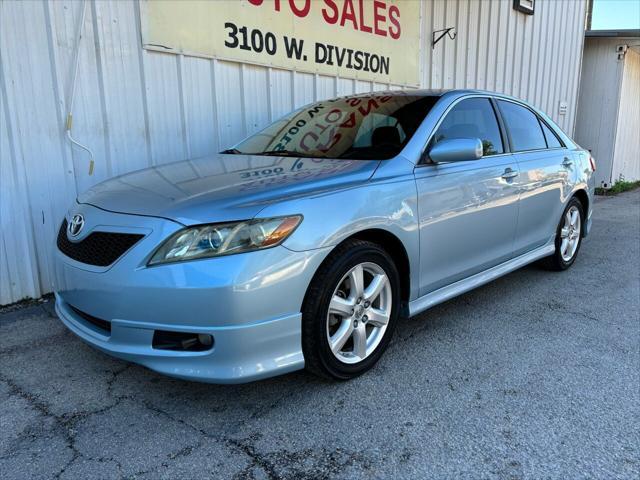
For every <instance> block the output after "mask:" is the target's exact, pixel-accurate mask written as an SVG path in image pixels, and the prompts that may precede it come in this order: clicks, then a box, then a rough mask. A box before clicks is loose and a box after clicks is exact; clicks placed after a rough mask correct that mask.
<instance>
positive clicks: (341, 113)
mask: <svg viewBox="0 0 640 480" xmlns="http://www.w3.org/2000/svg"><path fill="white" fill-rule="evenodd" d="M437 100H438V97H436V96H418V95H398V94H395V95H390V94H386V95H385V94H381V95H370V96H360V95H359V96H354V97H344V98H339V99H336V100H326V101H322V102H318V103H314V104H311V105H307V106H305V107H303V108H301V109H299V110H296V111H294V112H292V113H290V114H288V115H285V116H284V117H283V118H281V119H280V120H278V121H276V122H274V123H273V124H271V125H269V126H268V127H267V128H265V129H264V130H262V131H261V132H259V133H256V134H255V135H252V136H250V137H249V138H247V139H246V140H243V141H242V142H240V143H239V144H238V145H236V146H235V147H234V148H232V149H229V150H226V151H225V152H223V153H242V154H249V155H276V156H277V155H287V156H299V157H314V158H349V159H362V160H369V159H388V158H392V157H394V156H396V155H397V154H398V153H400V151H401V150H402V149H403V148H404V146H405V145H406V144H407V142H408V141H409V139H411V137H412V136H413V134H414V133H415V131H416V130H417V128H418V127H419V126H420V123H422V120H424V117H425V116H426V115H427V113H429V110H431V107H433V105H434V104H435V103H436V101H437Z"/></svg>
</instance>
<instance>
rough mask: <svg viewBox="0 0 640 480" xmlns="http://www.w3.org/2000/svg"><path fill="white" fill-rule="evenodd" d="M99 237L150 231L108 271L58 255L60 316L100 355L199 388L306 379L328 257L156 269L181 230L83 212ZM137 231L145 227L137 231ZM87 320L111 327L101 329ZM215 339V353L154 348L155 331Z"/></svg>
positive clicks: (216, 261)
mask: <svg viewBox="0 0 640 480" xmlns="http://www.w3.org/2000/svg"><path fill="white" fill-rule="evenodd" d="M78 210H80V211H81V213H83V215H84V217H85V218H86V219H91V225H88V230H89V231H88V232H87V234H88V233H89V232H90V231H91V230H96V229H97V230H104V229H105V228H107V227H106V225H108V226H109V227H108V228H109V229H111V230H117V231H128V230H129V228H135V229H136V231H141V230H143V231H145V233H146V236H145V238H143V239H142V240H141V241H140V242H139V243H138V244H136V245H135V246H134V247H133V248H132V249H131V250H129V251H128V252H127V253H125V254H124V255H123V256H122V257H121V258H120V259H119V260H117V261H116V262H115V263H114V264H113V265H112V266H110V267H108V268H95V267H91V266H88V265H84V264H81V263H79V262H76V261H74V260H72V259H70V258H68V257H66V256H65V255H63V254H62V253H61V252H59V251H56V255H55V290H56V312H57V314H58V316H59V317H60V319H61V320H62V322H63V323H64V324H65V325H66V326H67V327H68V328H69V329H70V330H71V331H72V332H74V333H75V334H76V335H78V336H79V337H80V338H81V339H83V340H84V341H85V342H87V343H89V344H90V345H92V346H94V347H96V348H98V349H100V350H102V351H103V352H106V353H108V354H110V355H113V356H115V357H118V358H122V359H125V360H128V361H132V362H135V363H139V364H142V365H144V366H146V367H148V368H150V369H152V370H155V371H158V372H161V373H164V374H167V375H171V376H174V377H179V378H183V379H189V380H198V381H205V382H213V383H240V382H247V381H251V380H256V379H260V378H266V377H270V376H274V375H279V374H281V373H286V372H290V371H293V370H297V369H300V368H302V367H303V366H304V359H303V356H302V347H301V339H300V331H301V314H300V309H301V306H302V301H303V299H304V295H305V292H306V288H307V286H308V285H309V283H310V281H311V278H312V277H313V275H314V273H315V271H316V270H317V268H318V266H319V265H320V263H321V262H322V260H323V259H324V258H325V256H326V254H327V253H328V249H319V250H313V251H309V252H292V251H290V250H288V249H286V248H284V247H282V246H279V247H274V248H271V249H266V250H261V251H256V252H250V253H245V254H238V255H230V256H226V257H219V258H210V259H202V260H194V261H189V262H183V263H173V264H166V265H159V266H154V267H146V259H147V258H148V255H149V254H150V253H151V252H152V251H153V250H154V249H155V247H156V246H157V245H158V244H159V243H160V242H161V241H162V240H163V239H164V238H166V237H167V236H168V235H169V234H171V233H173V231H176V230H178V229H179V228H181V225H179V224H175V223H173V222H171V221H169V220H165V219H158V218H152V217H140V216H132V215H122V214H116V213H112V212H104V211H102V210H100V209H97V208H94V207H91V206H88V205H79V206H78ZM129 225H131V226H132V227H129ZM134 226H135V227H134ZM78 311H81V312H83V313H84V314H87V315H90V316H92V317H97V318H98V319H101V320H103V321H107V322H109V325H110V330H111V331H110V332H109V331H106V330H103V329H101V328H97V327H96V326H95V325H94V324H92V323H91V322H88V321H87V320H86V318H85V316H83V315H80V314H79V313H78ZM156 330H163V331H170V332H188V333H204V334H209V335H212V336H213V339H214V345H213V348H211V349H209V350H206V351H197V352H194V351H178V350H161V349H157V348H154V347H153V345H152V339H153V335H154V331H156Z"/></svg>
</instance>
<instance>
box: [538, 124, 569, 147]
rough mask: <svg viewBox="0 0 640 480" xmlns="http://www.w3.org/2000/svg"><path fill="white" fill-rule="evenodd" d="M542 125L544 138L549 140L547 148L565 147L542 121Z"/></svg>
mask: <svg viewBox="0 0 640 480" xmlns="http://www.w3.org/2000/svg"><path fill="white" fill-rule="evenodd" d="M540 125H542V131H543V132H544V138H545V139H546V140H547V147H549V148H560V147H564V145H563V144H562V142H561V141H560V139H559V138H558V136H557V135H556V134H555V133H554V132H553V131H552V130H551V129H550V128H549V127H548V126H547V124H546V123H544V122H543V121H542V120H540Z"/></svg>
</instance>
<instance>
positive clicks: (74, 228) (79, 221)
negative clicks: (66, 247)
mask: <svg viewBox="0 0 640 480" xmlns="http://www.w3.org/2000/svg"><path fill="white" fill-rule="evenodd" d="M82 227H84V217H83V216H82V215H80V214H78V215H74V216H73V218H72V219H71V222H70V223H69V228H68V231H69V235H71V236H72V237H77V236H78V234H79V233H80V232H81V231H82Z"/></svg>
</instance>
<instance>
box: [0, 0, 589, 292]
mask: <svg viewBox="0 0 640 480" xmlns="http://www.w3.org/2000/svg"><path fill="white" fill-rule="evenodd" d="M512 4H513V2H512V0H483V1H476V0H435V1H428V0H422V14H421V32H422V42H421V45H420V47H419V48H416V51H415V52H406V54H407V55H419V56H420V60H421V72H422V86H423V87H426V88H453V87H457V88H461V87H473V88H483V89H488V90H497V91H501V92H506V93H509V94H513V95H516V96H519V97H521V98H524V99H526V100H529V101H531V102H532V103H533V104H535V105H537V106H539V107H541V108H542V109H544V110H545V111H546V112H547V113H549V115H551V116H552V117H553V118H554V119H555V120H556V121H557V122H558V123H559V125H560V126H561V127H563V128H564V129H565V130H566V131H567V132H569V133H571V132H572V130H573V126H574V120H575V106H576V101H577V89H578V79H579V72H580V61H581V55H582V42H583V29H584V19H585V8H586V1H585V0H560V1H556V0H538V1H537V2H536V12H535V15H533V16H527V15H524V14H522V13H519V12H517V11H515V10H514V9H513V8H512ZM81 8H82V4H81V3H79V2H75V1H63V0H39V1H30V2H26V1H25V2H19V1H12V0H5V1H0V88H1V92H0V93H1V94H2V95H1V98H0V107H1V108H0V122H1V124H0V148H1V150H0V161H1V164H0V175H1V177H0V200H1V202H2V205H1V206H0V207H1V208H0V214H1V219H0V220H1V223H2V237H1V243H0V247H1V248H0V256H1V257H0V304H5V303H9V302H12V301H15V300H18V299H20V298H23V297H25V296H31V297H35V296H38V295H39V294H41V293H44V292H47V291H50V290H51V274H50V269H51V256H52V252H53V249H54V242H55V236H56V230H57V228H58V226H59V224H60V221H61V218H62V215H63V214H64V212H65V210H66V209H67V208H68V206H69V205H70V204H71V203H72V202H73V200H74V198H75V197H76V195H77V194H78V192H80V191H83V190H85V189H86V188H88V187H89V186H91V185H93V184H95V183H97V182H99V181H101V180H104V179H106V178H109V177H111V176H114V175H118V174H121V173H125V172H128V171H131V170H135V169H139V168H143V167H147V166H149V165H156V164H161V163H165V162H169V161H174V160H180V159H184V158H188V157H196V156H202V155H206V154H208V153H211V152H215V151H217V150H219V149H222V148H224V147H227V146H230V145H231V144H233V143H234V142H236V141H238V140H239V139H241V138H242V137H243V136H245V135H247V134H249V133H251V132H254V131H256V130H257V129H259V128H260V127H261V126H264V125H265V124H266V123H268V122H269V121H270V120H271V119H274V118H276V117H277V116H279V115H281V114H283V113H285V112H286V111H288V110H291V109H292V108H294V107H296V106H299V105H302V104H305V103H308V102H310V101H313V100H316V99H322V98H326V97H331V96H335V95H345V94H350V93H355V92H366V91H371V90H381V89H387V88H392V89H396V88H400V86H399V85H388V84H378V83H372V82H363V81H354V80H350V79H343V78H334V77H326V76H321V75H313V74H306V73H298V72H291V71H285V70H278V69H273V68H266V67H257V66H252V65H244V64H238V63H231V62H224V61H218V60H215V59H214V60H208V59H202V58H192V57H184V56H178V55H171V54H163V53H158V52H150V51H146V50H143V49H142V48H141V42H140V31H139V28H140V21H139V15H140V13H139V5H138V3H137V2H136V1H135V0H95V1H94V0H92V1H91V2H90V3H89V5H88V8H87V15H86V18H85V22H84V25H83V39H82V43H81V46H80V69H79V76H78V87H77V98H76V103H75V108H74V125H73V134H74V137H76V138H77V139H78V140H79V141H80V142H82V143H83V144H86V145H88V146H89V147H90V148H91V149H92V150H93V151H94V153H95V157H96V168H95V173H94V175H92V176H89V174H88V171H89V167H88V160H87V155H86V153H85V152H83V151H81V150H78V149H76V148H71V147H70V146H69V144H68V143H67V142H66V141H65V137H64V123H65V113H66V111H65V110H66V101H67V97H68V90H69V85H70V79H71V75H72V65H71V64H72V59H73V53H74V48H75V45H76V34H77V28H78V21H79V18H80V12H81ZM445 27H456V28H457V34H458V36H457V38H456V39H455V40H450V39H448V38H445V39H443V40H441V41H440V43H438V45H436V47H435V49H432V48H431V34H432V32H433V30H438V29H441V28H445ZM560 101H567V102H568V104H569V109H568V112H567V114H566V115H564V116H558V104H559V102H560Z"/></svg>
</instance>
